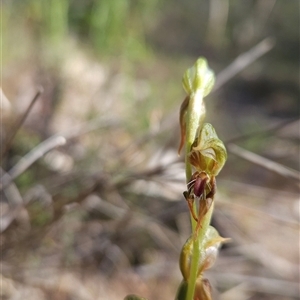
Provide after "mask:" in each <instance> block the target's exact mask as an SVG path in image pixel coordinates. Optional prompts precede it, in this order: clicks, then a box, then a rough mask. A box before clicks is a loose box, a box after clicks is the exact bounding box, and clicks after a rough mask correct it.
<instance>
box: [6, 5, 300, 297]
mask: <svg viewBox="0 0 300 300" xmlns="http://www.w3.org/2000/svg"><path fill="white" fill-rule="evenodd" d="M1 10H2V13H1V23H2V49H1V50H2V55H1V56H2V66H1V70H2V72H1V76H2V79H1V88H2V90H1V184H0V189H1V192H0V193H1V201H0V205H1V226H0V230H1V241H0V242H1V292H0V294H1V299H14V300H15V299H33V300H34V299H38V300H44V299H45V300H46V299H57V300H73V299H74V300H75V299H76V300H77V299H83V300H89V299H97V300H98V299H99V300H100V299H111V300H114V299H123V298H124V297H125V295H127V294H129V293H136V294H140V295H141V296H144V297H148V298H149V300H151V299H162V300H164V299H166V300H167V299H174V297H175V293H176V289H177V287H178V285H179V283H180V281H181V278H182V277H181V274H180V272H179V266H178V257H179V253H180V250H181V247H182V245H183V244H184V242H185V240H186V239H187V238H188V236H189V235H190V232H191V229H190V221H189V213H188V209H187V204H186V202H185V200H184V198H183V196H182V192H183V191H184V190H185V189H186V186H185V175H184V174H185V173H184V164H183V155H181V157H178V155H177V147H178V144H179V125H178V115H179V107H180V104H181V102H182V100H183V99H184V97H185V93H184V91H183V88H182V85H181V79H182V75H183V73H184V71H185V70H186V69H187V68H188V67H191V66H192V65H193V64H194V62H195V60H196V59H197V58H198V57H199V56H204V57H206V58H207V60H208V63H209V65H210V67H211V68H212V69H213V70H214V71H215V73H216V75H217V83H216V86H215V89H214V92H213V93H212V94H211V95H209V96H208V97H207V98H206V104H207V117H206V121H207V122H209V123H212V124H213V126H214V127H215V129H216V131H217V133H218V135H219V137H220V138H221V139H222V140H223V141H224V143H225V144H226V147H227V150H228V161H227V163H226V165H225V167H224V169H223V170H222V172H221V173H220V175H219V176H218V179H217V184H218V193H217V195H216V199H215V200H216V207H215V212H214V217H213V220H212V223H213V225H214V226H215V227H216V228H217V229H218V230H219V232H220V234H221V235H222V236H224V237H230V238H231V239H232V242H231V243H230V244H226V245H225V246H224V247H223V248H222V249H221V251H220V255H219V257H218V260H217V262H216V264H215V265H214V267H213V268H212V269H211V270H209V271H207V272H206V274H205V275H206V276H207V278H209V280H210V282H211V284H212V286H213V288H214V293H215V299H220V300H244V299H252V300H259V299H266V300H271V299H272V300H292V299H300V296H299V206H300V200H299V169H300V166H299V138H300V134H299V133H300V132H299V131H300V122H299V113H300V110H299V94H300V93H299V53H300V52H299V25H300V24H299V1H298V0H290V1H285V0H264V1H255V0H251V1H250V0H249V1H235V0H188V1H184V0H177V1H174V0H173V1H171V0H161V1H157V0H152V1H141V0H131V1H130V0H128V1H125V0H86V1H83V0H48V1H40V0H22V1H17V0H3V1H2V4H1Z"/></svg>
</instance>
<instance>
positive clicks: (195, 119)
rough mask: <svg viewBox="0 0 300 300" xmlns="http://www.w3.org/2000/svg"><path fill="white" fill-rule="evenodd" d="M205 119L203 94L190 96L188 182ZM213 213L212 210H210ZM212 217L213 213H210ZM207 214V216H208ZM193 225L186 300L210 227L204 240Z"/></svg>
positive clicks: (189, 294) (203, 230) (202, 231)
mask: <svg viewBox="0 0 300 300" xmlns="http://www.w3.org/2000/svg"><path fill="white" fill-rule="evenodd" d="M204 118H205V106H204V101H203V94H202V93H201V91H198V92H197V93H195V94H192V95H191V96H190V102H189V106H188V113H187V122H186V131H187V132H186V141H185V145H186V149H185V173H186V182H189V180H190V178H191V177H192V166H191V164H190V162H189V153H190V151H191V147H192V144H193V142H194V141H195V138H196V135H197V132H198V130H199V128H201V127H202V125H203V120H204ZM193 209H194V210H196V204H195V203H194V205H193ZM210 211H212V209H210ZM208 214H209V215H210V216H211V213H208ZM208 214H207V215H208ZM206 219H207V217H206V216H205V217H204V219H203V223H205V225H206V223H208V224H209V222H210V217H209V220H206ZM191 224H192V229H193V233H194V239H193V244H194V246H193V254H192V261H191V269H190V275H189V279H188V290H187V298H186V300H193V296H194V291H195V286H196V280H197V271H198V265H199V259H200V247H199V246H200V242H201V240H203V237H204V235H205V232H206V229H207V227H208V225H206V226H203V227H202V228H201V230H199V236H201V237H202V239H200V238H199V236H197V233H196V231H195V229H196V221H195V220H194V218H193V217H192V215H191Z"/></svg>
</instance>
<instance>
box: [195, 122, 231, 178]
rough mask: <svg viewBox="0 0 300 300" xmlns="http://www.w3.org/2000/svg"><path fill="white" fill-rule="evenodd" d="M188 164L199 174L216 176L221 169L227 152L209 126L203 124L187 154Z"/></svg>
mask: <svg viewBox="0 0 300 300" xmlns="http://www.w3.org/2000/svg"><path fill="white" fill-rule="evenodd" d="M189 159H190V163H191V164H192V165H193V166H194V167H195V168H196V170H197V171H199V172H206V173H207V174H208V175H210V176H217V175H218V174H219V172H220V171H221V169H222V168H223V166H224V164H225V162H226V159H227V151H226V148H225V146H224V144H223V142H222V141H221V140H220V139H219V138H218V136H217V134H216V131H215V129H214V128H213V126H212V125H211V124H208V123H205V124H203V127H202V129H201V130H200V131H199V134H198V137H197V139H196V141H195V142H194V144H193V145H192V149H191V152H190V153H189Z"/></svg>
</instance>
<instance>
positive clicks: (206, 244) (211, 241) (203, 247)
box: [179, 226, 229, 281]
mask: <svg viewBox="0 0 300 300" xmlns="http://www.w3.org/2000/svg"><path fill="white" fill-rule="evenodd" d="M194 237H195V236H194V235H192V236H190V237H189V238H188V239H187V241H186V243H185V244H184V246H183V248H182V250H181V253H180V262H179V266H180V271H181V273H182V276H183V278H184V280H186V281H188V279H189V275H190V269H191V261H192V255H193V247H194ZM228 240H229V239H226V238H223V237H221V236H220V235H219V233H218V231H217V230H216V229H215V228H214V227H212V226H209V227H208V229H207V231H206V234H205V236H204V239H203V241H202V242H201V243H200V245H199V250H200V259H199V265H198V272H197V277H200V276H201V274H202V273H203V272H204V271H205V270H207V269H209V268H211V267H212V266H213V264H214V263H215V261H216V258H217V255H218V252H219V248H220V246H221V244H222V243H224V242H226V241H228Z"/></svg>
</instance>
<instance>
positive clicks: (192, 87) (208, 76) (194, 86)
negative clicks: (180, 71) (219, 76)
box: [182, 57, 215, 97]
mask: <svg viewBox="0 0 300 300" xmlns="http://www.w3.org/2000/svg"><path fill="white" fill-rule="evenodd" d="M182 83H183V87H184V89H185V91H186V92H187V94H188V95H192V94H196V93H197V92H201V93H202V95H203V97H205V96H207V95H208V94H209V93H210V91H211V90H212V88H213V86H214V83H215V76H214V72H213V71H212V70H211V69H210V68H209V67H208V65H207V61H206V59H205V58H203V57H200V58H198V59H197V61H196V63H195V64H194V65H193V66H192V67H191V68H189V69H187V70H186V71H185V73H184V75H183V79H182Z"/></svg>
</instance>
